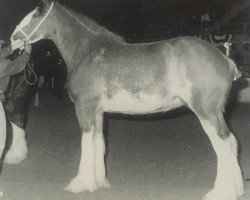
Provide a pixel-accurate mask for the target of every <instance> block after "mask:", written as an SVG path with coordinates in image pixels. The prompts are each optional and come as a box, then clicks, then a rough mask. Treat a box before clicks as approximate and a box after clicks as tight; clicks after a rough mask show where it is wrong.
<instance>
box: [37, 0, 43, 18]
mask: <svg viewBox="0 0 250 200" xmlns="http://www.w3.org/2000/svg"><path fill="white" fill-rule="evenodd" d="M37 8H38V9H37V13H36V14H37V15H41V14H43V13H44V9H45V0H42V1H40V2H39V3H38V5H37Z"/></svg>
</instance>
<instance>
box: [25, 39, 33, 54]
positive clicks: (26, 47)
mask: <svg viewBox="0 0 250 200" xmlns="http://www.w3.org/2000/svg"><path fill="white" fill-rule="evenodd" d="M31 49H32V48H31V45H30V44H28V43H26V42H24V51H25V52H27V53H28V54H30V53H31Z"/></svg>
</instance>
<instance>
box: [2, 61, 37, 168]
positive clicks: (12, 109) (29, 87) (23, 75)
mask: <svg viewBox="0 0 250 200" xmlns="http://www.w3.org/2000/svg"><path fill="white" fill-rule="evenodd" d="M35 77H36V75H35ZM35 83H36V80H35V78H34V69H32V68H31V65H30V64H28V65H27V66H26V67H25V69H24V70H23V71H22V72H20V73H17V74H14V75H12V76H10V79H9V83H8V87H7V89H6V91H5V92H4V96H5V99H4V101H3V102H2V104H3V108H4V111H5V114H6V121H7V127H6V128H7V136H6V142H5V143H6V145H5V149H4V152H3V153H4V155H3V156H2V160H3V161H4V163H6V164H19V163H20V162H21V161H23V160H24V159H26V157H27V155H28V147H27V144H26V133H25V127H26V122H27V111H28V107H29V103H30V101H31V98H32V95H33V94H34V91H35V87H36V85H35Z"/></svg>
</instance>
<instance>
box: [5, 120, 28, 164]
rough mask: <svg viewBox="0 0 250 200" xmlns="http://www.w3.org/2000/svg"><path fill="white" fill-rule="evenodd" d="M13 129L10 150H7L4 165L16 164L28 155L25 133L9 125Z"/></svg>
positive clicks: (13, 125)
mask: <svg viewBox="0 0 250 200" xmlns="http://www.w3.org/2000/svg"><path fill="white" fill-rule="evenodd" d="M11 125H12V128H13V140H12V144H11V147H10V149H9V150H8V152H7V154H6V156H5V159H4V163H7V164H18V163H20V162H21V161H22V160H24V159H25V158H26V157H27V155H28V147H27V143H26V140H25V131H24V129H22V128H19V127H18V126H16V125H15V124H13V123H11Z"/></svg>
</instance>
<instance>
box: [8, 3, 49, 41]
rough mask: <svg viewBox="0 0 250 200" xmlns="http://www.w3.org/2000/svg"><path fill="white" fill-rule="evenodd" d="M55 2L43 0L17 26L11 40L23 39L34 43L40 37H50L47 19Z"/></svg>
mask: <svg viewBox="0 0 250 200" xmlns="http://www.w3.org/2000/svg"><path fill="white" fill-rule="evenodd" d="M53 6H54V2H50V1H47V0H43V1H41V2H40V3H39V4H38V7H37V8H35V9H34V10H33V11H31V12H30V13H29V14H28V15H26V16H25V17H24V18H23V20H22V21H21V23H20V24H19V25H18V26H17V27H16V29H15V30H14V32H13V33H12V35H11V41H12V42H13V41H15V40H23V41H27V42H28V43H30V44H31V43H34V42H36V41H38V40H40V39H43V38H45V37H48V36H47V35H46V32H47V29H48V27H47V26H46V24H47V23H46V20H49V19H48V18H49V15H50V13H51V11H52V9H53Z"/></svg>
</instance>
